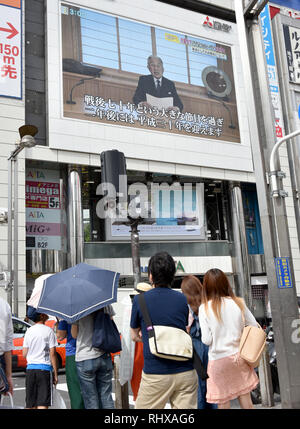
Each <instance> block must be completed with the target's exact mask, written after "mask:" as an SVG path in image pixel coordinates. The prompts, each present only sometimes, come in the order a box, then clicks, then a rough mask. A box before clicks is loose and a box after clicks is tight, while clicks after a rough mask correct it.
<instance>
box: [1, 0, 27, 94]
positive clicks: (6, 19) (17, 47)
mask: <svg viewBox="0 0 300 429" xmlns="http://www.w3.org/2000/svg"><path fill="white" fill-rule="evenodd" d="M0 96H1V97H10V98H19V99H21V98H22V2H21V0H6V1H5V0H0Z"/></svg>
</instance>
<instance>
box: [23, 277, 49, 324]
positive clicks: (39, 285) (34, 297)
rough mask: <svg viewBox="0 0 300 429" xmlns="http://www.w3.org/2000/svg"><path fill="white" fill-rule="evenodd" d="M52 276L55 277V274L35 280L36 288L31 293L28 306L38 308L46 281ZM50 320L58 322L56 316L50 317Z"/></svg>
mask: <svg viewBox="0 0 300 429" xmlns="http://www.w3.org/2000/svg"><path fill="white" fill-rule="evenodd" d="M50 276H53V274H43V275H41V276H40V277H38V278H37V279H35V282H34V288H33V290H32V292H31V296H30V298H29V300H28V301H27V305H30V306H31V307H34V308H36V307H37V306H38V303H39V300H40V296H41V293H42V290H43V286H44V281H45V280H46V279H47V278H48V277H50ZM49 320H56V318H55V317H54V316H49Z"/></svg>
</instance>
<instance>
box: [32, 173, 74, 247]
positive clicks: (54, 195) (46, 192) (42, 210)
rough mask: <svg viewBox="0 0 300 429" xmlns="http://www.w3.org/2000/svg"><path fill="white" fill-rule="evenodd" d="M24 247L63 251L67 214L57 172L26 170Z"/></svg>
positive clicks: (65, 242) (65, 238)
mask: <svg viewBox="0 0 300 429" xmlns="http://www.w3.org/2000/svg"><path fill="white" fill-rule="evenodd" d="M25 191H26V194H25V195H26V249H48V250H64V251H66V245H67V241H66V240H67V230H66V228H67V227H66V223H67V222H66V213H65V204H64V195H63V192H62V187H61V183H60V178H59V171H56V170H44V169H43V170H42V169H40V170H38V169H34V168H32V169H29V170H28V171H27V172H26V187H25Z"/></svg>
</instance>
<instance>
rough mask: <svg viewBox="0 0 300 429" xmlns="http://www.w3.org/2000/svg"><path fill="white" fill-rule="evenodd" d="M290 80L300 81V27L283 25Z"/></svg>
mask: <svg viewBox="0 0 300 429" xmlns="http://www.w3.org/2000/svg"><path fill="white" fill-rule="evenodd" d="M283 33H284V41H285V47H286V57H287V63H288V71H289V80H290V82H293V83H300V29H299V28H296V27H291V26H289V25H283Z"/></svg>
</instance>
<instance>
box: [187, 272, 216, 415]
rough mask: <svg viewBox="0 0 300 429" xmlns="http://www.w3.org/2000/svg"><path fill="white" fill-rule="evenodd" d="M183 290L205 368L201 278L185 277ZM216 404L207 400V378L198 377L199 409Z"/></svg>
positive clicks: (206, 350) (198, 350)
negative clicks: (200, 308)
mask: <svg viewBox="0 0 300 429" xmlns="http://www.w3.org/2000/svg"><path fill="white" fill-rule="evenodd" d="M181 290H182V293H183V294H184V295H185V297H186V299H187V302H188V305H189V310H190V311H189V326H188V331H189V333H190V335H191V337H192V341H193V346H194V349H195V350H196V352H197V353H198V355H199V357H200V359H201V361H202V364H203V366H204V368H205V369H206V367H207V363H208V347H207V345H205V344H203V343H202V341H201V329H200V325H199V319H198V312H199V306H200V304H201V295H202V284H201V282H200V280H199V279H198V278H197V277H195V276H192V275H188V276H186V277H184V279H183V280H182V282H181ZM212 408H216V405H214V404H209V403H207V402H206V380H202V379H201V377H198V409H202V410H204V409H212Z"/></svg>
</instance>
